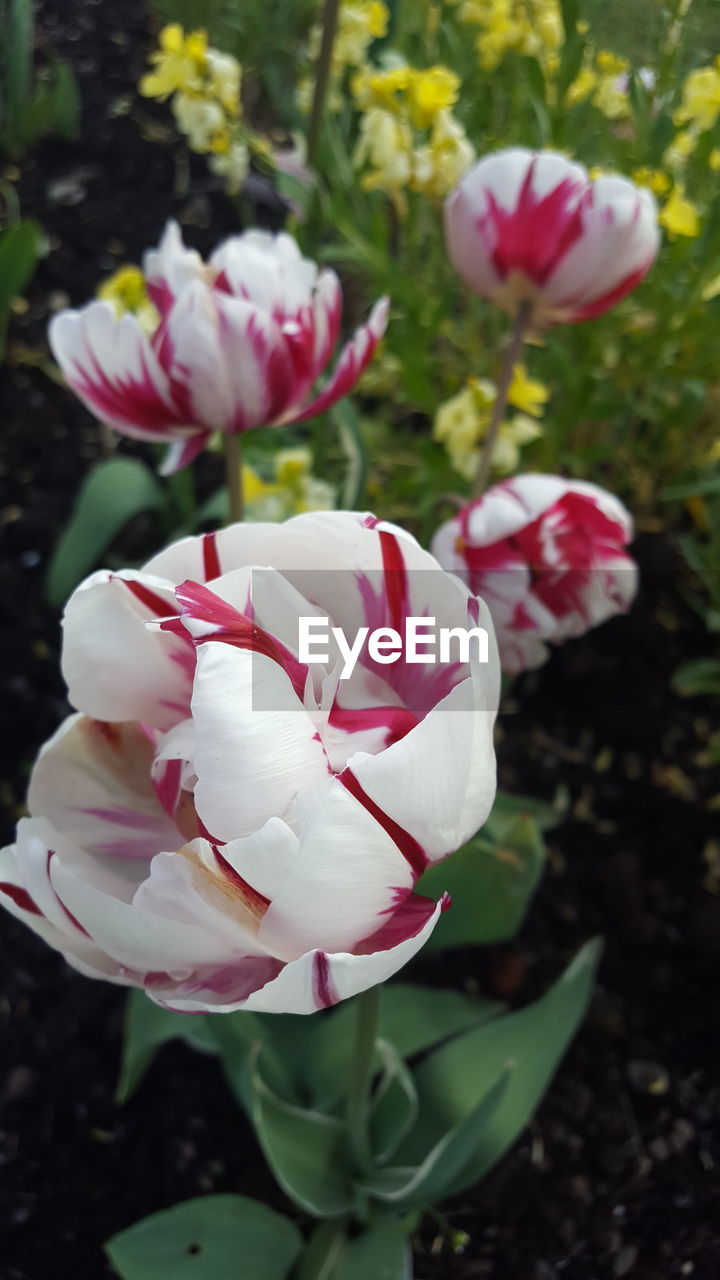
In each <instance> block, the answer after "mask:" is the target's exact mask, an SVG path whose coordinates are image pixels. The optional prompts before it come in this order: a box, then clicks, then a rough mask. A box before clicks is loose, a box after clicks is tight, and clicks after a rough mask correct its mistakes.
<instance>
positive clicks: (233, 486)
mask: <svg viewBox="0 0 720 1280" xmlns="http://www.w3.org/2000/svg"><path fill="white" fill-rule="evenodd" d="M223 445H224V448H225V475H226V478H227V488H228V497H229V511H228V522H229V524H236V523H237V522H238V521H239V520H242V519H243V475H242V443H241V437H240V436H239V435H226V436H223Z"/></svg>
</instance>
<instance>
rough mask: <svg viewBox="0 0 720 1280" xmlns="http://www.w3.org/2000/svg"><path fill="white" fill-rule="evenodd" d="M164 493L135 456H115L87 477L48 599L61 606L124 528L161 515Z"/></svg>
mask: <svg viewBox="0 0 720 1280" xmlns="http://www.w3.org/2000/svg"><path fill="white" fill-rule="evenodd" d="M164 503H165V495H164V493H163V490H162V488H161V486H160V485H159V484H158V482H157V480H156V479H155V477H154V475H153V474H152V472H151V471H149V470H148V468H147V467H145V466H143V464H142V463H141V462H136V461H135V460H134V459H132V458H111V459H110V460H109V461H108V462H101V463H100V465H99V466H97V467H95V468H94V469H93V470H92V471H91V472H90V474H89V475H88V476H86V478H85V480H84V482H83V485H82V488H81V489H80V493H79V494H78V497H77V499H76V502H75V507H74V509H73V512H72V515H71V517H70V520H69V523H68V524H67V525H66V526H65V529H64V530H63V532H62V534H61V535H60V539H59V541H58V543H57V546H56V547H55V550H54V552H53V555H52V558H51V561H50V566H49V569H48V576H47V584H46V591H47V598H48V600H49V601H50V604H54V605H61V604H63V603H64V601H65V600H66V599H67V597H68V596H69V594H70V592H71V591H72V590H73V588H74V587H76V586H77V584H78V582H80V581H81V579H82V578H84V576H85V574H86V573H89V572H90V570H91V569H92V568H93V566H94V565H96V564H97V562H98V560H100V559H101V557H102V555H103V553H104V551H105V550H106V548H107V547H108V546H109V544H110V543H111V542H112V540H113V538H115V537H116V536H117V534H118V533H119V532H120V530H121V529H122V528H123V527H124V525H126V524H127V523H128V521H129V520H131V519H132V518H133V516H136V515H139V514H140V512H141V511H157V510H159V509H160V508H162V507H163V506H164Z"/></svg>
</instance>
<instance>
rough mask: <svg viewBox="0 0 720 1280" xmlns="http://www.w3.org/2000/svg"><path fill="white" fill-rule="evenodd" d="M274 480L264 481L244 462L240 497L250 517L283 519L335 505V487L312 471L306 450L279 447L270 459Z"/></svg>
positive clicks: (324, 509)
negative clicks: (241, 494) (271, 460)
mask: <svg viewBox="0 0 720 1280" xmlns="http://www.w3.org/2000/svg"><path fill="white" fill-rule="evenodd" d="M273 472H274V478H273V480H270V481H266V480H263V479H262V477H261V476H260V475H259V473H258V472H257V471H256V470H255V469H254V468H253V467H250V466H248V465H247V464H245V465H244V466H243V470H242V482H243V499H244V502H245V507H246V509H247V514H248V516H249V517H250V519H252V520H286V519H287V518H288V516H294V515H300V514H301V513H303V512H306V511H327V510H331V509H332V508H333V507H334V506H335V499H336V493H335V489H334V488H333V486H332V485H331V484H328V483H327V481H325V480H321V479H319V477H318V476H315V475H313V473H312V454H311V453H310V450H309V449H304V448H297V449H280V450H279V451H278V453H277V454H276V455H275V458H274V460H273Z"/></svg>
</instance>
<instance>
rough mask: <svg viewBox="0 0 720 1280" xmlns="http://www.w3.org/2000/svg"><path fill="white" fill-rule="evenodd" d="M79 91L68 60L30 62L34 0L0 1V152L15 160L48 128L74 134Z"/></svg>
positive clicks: (62, 134)
mask: <svg viewBox="0 0 720 1280" xmlns="http://www.w3.org/2000/svg"><path fill="white" fill-rule="evenodd" d="M79 129H80V96H79V94H78V89H77V83H76V81H75V76H74V75H73V71H72V68H71V66H70V65H69V63H67V62H59V61H57V60H56V59H53V58H52V57H50V56H47V57H46V58H45V60H44V63H43V64H42V65H41V66H40V67H39V68H36V65H35V4H34V0H2V3H1V4H0V153H2V154H4V155H5V156H7V157H8V158H9V159H11V160H17V159H19V158H20V157H21V156H23V155H24V154H25V152H26V151H29V150H30V149H31V148H32V147H34V146H35V145H36V144H37V142H39V140H40V139H41V138H43V137H45V136H46V135H48V134H54V135H55V136H56V137H58V138H74V137H76V136H77V134H78V132H79Z"/></svg>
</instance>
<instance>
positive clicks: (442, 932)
mask: <svg viewBox="0 0 720 1280" xmlns="http://www.w3.org/2000/svg"><path fill="white" fill-rule="evenodd" d="M494 830H495V831H496V832H498V833H500V832H502V836H501V837H500V836H499V837H498V839H497V840H495V841H490V840H487V839H485V838H484V836H476V837H475V839H474V840H471V841H470V843H469V844H467V845H465V848H464V849H461V850H460V851H459V852H458V853H456V854H454V855H453V857H452V858H449V859H448V860H447V861H446V862H442V863H439V864H438V865H437V866H435V867H432V868H431V869H430V870H429V871H426V872H425V875H424V876H423V877H422V880H421V881H420V886H419V891H420V893H425V894H427V895H428V897H431V898H439V897H440V895H441V894H442V893H443V892H444V891H447V892H448V893H449V894H450V897H451V899H452V906H451V908H450V910H449V911H446V912H445V913H444V914H443V915H442V916H441V918H440V920H439V922H438V924H437V926H436V928H435V930H434V932H433V934H432V937H431V938H430V940H429V941H428V943H427V945H426V950H433V951H438V950H440V949H441V948H443V947H460V946H486V945H488V944H489V943H494V942H502V941H504V939H506V938H511V937H512V936H513V935H514V934H515V933H516V932H517V930H518V929H519V927H520V925H521V924H522V921H523V918H524V916H525V912H526V911H527V908H528V905H529V903H530V899H531V898H532V895H533V893H534V892H535V890H536V888H537V886H538V883H539V880H540V876H541V874H542V869H543V865H544V862H545V846H544V844H543V839H542V835H541V833H540V828H539V827H538V824H537V822H536V821H535V819H534V818H531V817H529V816H527V815H523V814H518V816H517V817H511V816H509V815H508V816H506V818H504V819H503V818H501V817H498V818H497V819H496V824H495V828H494Z"/></svg>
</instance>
